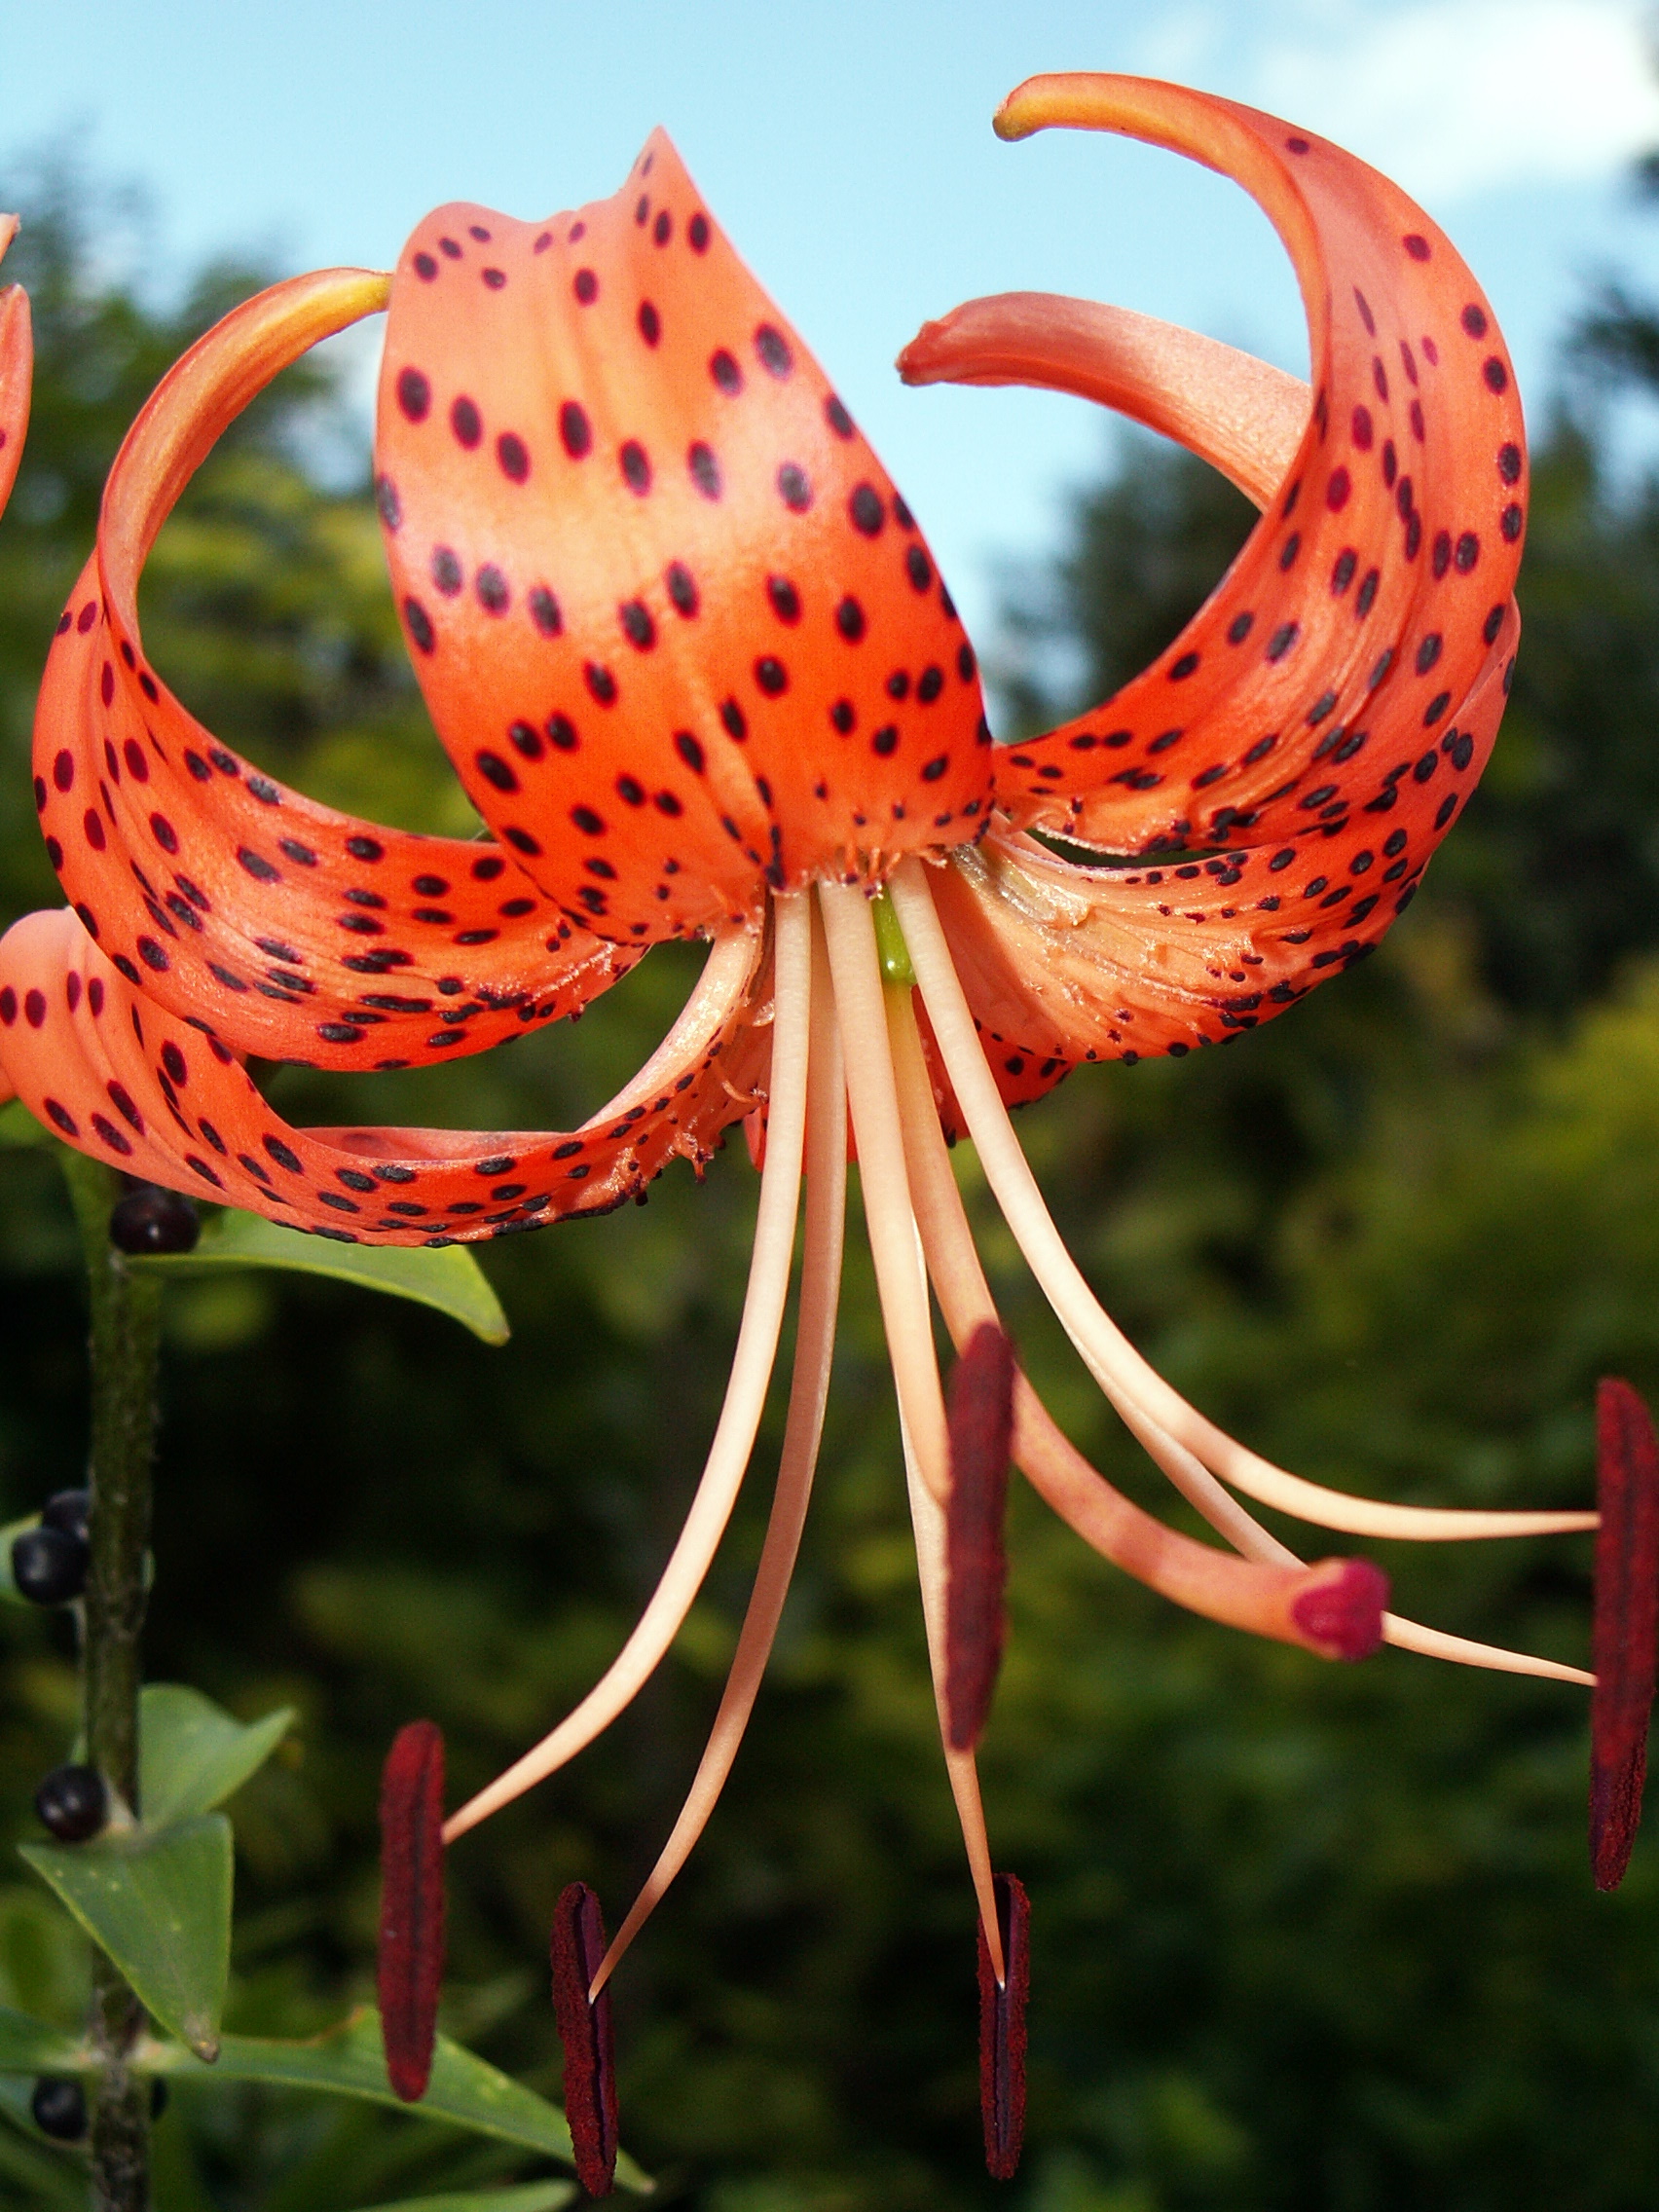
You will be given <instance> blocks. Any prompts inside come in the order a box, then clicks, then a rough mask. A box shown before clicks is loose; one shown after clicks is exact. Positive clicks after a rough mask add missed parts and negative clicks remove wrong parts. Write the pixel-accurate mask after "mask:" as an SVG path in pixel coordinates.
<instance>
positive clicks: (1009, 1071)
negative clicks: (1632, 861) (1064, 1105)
mask: <svg viewBox="0 0 1659 2212" xmlns="http://www.w3.org/2000/svg"><path fill="white" fill-rule="evenodd" d="M1518 628H1519V623H1518V619H1517V616H1516V614H1515V611H1514V608H1513V605H1511V607H1510V608H1508V609H1507V610H1506V612H1505V614H1504V619H1503V624H1502V627H1501V628H1500V630H1499V632H1498V635H1497V640H1496V643H1495V644H1494V645H1493V650H1492V654H1491V656H1490V658H1489V660H1488V662H1487V666H1486V668H1485V670H1484V671H1483V673H1482V676H1481V679H1480V681H1479V682H1478V683H1477V684H1476V686H1475V689H1474V691H1473V692H1472V693H1471V694H1470V696H1469V697H1468V698H1467V699H1465V701H1464V702H1463V705H1462V707H1461V709H1460V710H1459V712H1458V716H1457V719H1456V722H1455V723H1453V724H1452V725H1451V726H1450V727H1449V728H1448V730H1447V732H1446V735H1445V737H1444V738H1443V739H1442V741H1441V744H1440V745H1439V746H1438V747H1431V748H1426V749H1425V750H1424V752H1423V753H1422V754H1421V755H1419V758H1418V760H1417V762H1416V763H1415V765H1413V764H1407V770H1408V772H1407V773H1405V774H1403V775H1401V776H1397V777H1396V778H1395V780H1394V784H1393V785H1392V786H1390V787H1389V795H1388V796H1387V797H1386V798H1380V799H1377V800H1373V801H1371V802H1369V803H1368V805H1367V806H1366V807H1364V808H1363V809H1362V810H1361V811H1360V813H1359V814H1358V816H1357V817H1356V818H1354V819H1351V820H1343V821H1340V822H1337V823H1334V824H1332V825H1331V826H1330V828H1329V829H1328V830H1326V832H1325V833H1324V834H1323V835H1321V836H1319V837H1318V838H1317V839H1316V840H1314V841H1313V842H1311V843H1309V841H1307V840H1301V841H1298V842H1286V843H1282V844H1281V843H1277V842H1274V843H1272V844H1270V845H1267V846H1261V845H1255V844H1252V845H1249V846H1243V845H1239V844H1233V845H1230V846H1228V847H1227V848H1226V850H1225V851H1224V852H1223V853H1221V854H1219V855H1215V856H1213V857H1211V858H1210V859H1207V860H1204V861H1202V862H1198V861H1191V860H1180V861H1178V862H1177V863H1176V864H1175V865H1174V866H1162V867H1147V866H1140V867H1131V868H1085V867H1078V866H1073V865H1072V864H1071V863H1069V862H1066V861H1063V860H1060V859H1059V858H1057V857H1056V856H1055V855H1054V854H1052V853H1051V852H1049V851H1047V850H1046V849H1045V848H1044V847H1043V846H1041V845H1040V844H1038V842H1037V841H1036V839H1034V838H1031V837H1026V836H1021V835H1018V834H1014V833H1009V832H1006V831H1004V830H992V832H991V833H990V835H988V836H987V837H986V838H985V839H984V841H983V842H982V843H981V844H979V845H978V846H976V847H973V848H970V849H964V850H962V851H960V852H958V853H956V854H953V855H952V856H951V858H950V860H949V861H948V862H947V863H946V864H945V865H944V866H941V867H940V868H938V869H936V870H935V871H934V874H933V876H932V879H931V880H932V888H933V892H934V897H935V900H936V903H937V904H938V907H939V914H940V921H941V922H942V923H943V925H944V930H945V934H946V936H947V937H948V938H949V940H950V948H951V953H952V956H953V957H954V960H955V963H956V969H957V973H958V975H959V976H960V977H961V978H962V987H963V989H964V991H965V992H966V993H967V997H968V1004H969V1006H970V1007H971V1008H972V1009H973V1012H974V1017H975V1019H976V1021H977V1023H978V1025H979V1029H980V1033H981V1038H982V1041H983V1043H984V1045H985V1051H986V1056H987V1058H988V1059H989V1061H990V1064H991V1066H992V1068H993V1069H999V1070H1002V1071H1004V1073H1005V1074H1006V1075H1007V1077H1008V1080H1009V1081H1011V1082H1026V1083H1029V1084H1032V1085H1034V1086H1040V1087H1041V1088H1049V1087H1050V1086H1051V1084H1053V1083H1057V1082H1058V1081H1059V1079H1060V1076H1061V1075H1063V1074H1064V1072H1065V1070H1066V1068H1067V1067H1068V1066H1069V1065H1071V1064H1072V1063H1073V1062H1075V1061H1078V1060H1105V1059H1126V1060H1136V1059H1145V1058H1146V1057H1148V1056H1149V1055H1150V1054H1153V1053H1158V1052H1174V1053H1176V1054H1180V1053H1182V1052H1187V1051H1192V1050H1194V1048H1195V1047H1198V1046H1200V1045H1211V1044H1219V1043H1220V1042H1222V1041H1223V1040H1224V1039H1225V1038H1227V1037H1230V1036H1236V1035H1237V1034H1238V1033H1239V1032H1240V1031H1242V1030H1245V1029H1253V1028H1255V1027H1256V1026H1257V1024H1258V1023H1260V1022H1263V1021H1269V1020H1271V1019H1272V1016H1273V1015H1274V1014H1281V1013H1282V1012H1283V1011H1284V1009H1285V1008H1286V1007H1287V1006H1290V1005H1293V1004H1294V1003H1295V1001H1296V1000H1297V999H1299V998H1301V997H1302V996H1303V995H1304V994H1305V993H1306V992H1307V991H1309V990H1310V989H1311V988H1312V986H1313V985H1314V984H1315V983H1317V982H1320V981H1322V980H1324V978H1325V977H1327V976H1328V975H1330V974H1331V973H1332V971H1333V970H1338V969H1343V968H1346V967H1349V966H1350V965H1351V964H1352V963H1353V962H1354V961H1356V960H1360V959H1363V958H1364V957H1365V955H1366V954H1367V953H1368V952H1369V951H1370V950H1371V949H1372V947H1373V946H1374V945H1375V944H1376V942H1377V940H1378V939H1379V938H1381V937H1382V936H1383V932H1384V931H1385V930H1386V929H1387V928H1388V926H1389V925H1390V923H1391V922H1392V921H1393V920H1394V918H1395V916H1396V915H1398V914H1400V913H1403V912H1404V910H1405V908H1406V907H1407V906H1408V905H1409V904H1410V903H1411V901H1412V899H1413V898H1414V897H1415V895H1416V892H1417V886H1418V882H1419V878H1420V876H1421V874H1422V870H1423V866H1424V865H1425V864H1426V862H1427V859H1428V856H1429V852H1430V851H1431V850H1432V848H1433V846H1434V844H1436V843H1437V842H1438V839H1439V832H1441V831H1443V830H1445V828H1446V827H1447V825H1448V824H1449V823H1450V822H1451V820H1452V817H1453V815H1454V814H1455V813H1456V809H1457V807H1458V806H1459V804H1460V803H1461V800H1462V798H1463V795H1464V793H1466V792H1467V791H1468V790H1469V788H1470V787H1471V786H1472V784H1473V783H1474V780H1475V778H1476V776H1477V775H1478V774H1479V772H1480V770H1481V768H1482V767H1484V766H1485V764H1486V760H1487V756H1488V755H1489V754H1490V753H1491V751H1492V744H1493V738H1494V737H1495V735H1496V733H1497V723H1498V719H1499V717H1500V716H1501V714H1502V712H1503V701H1504V694H1505V691H1506V688H1507V679H1508V672H1509V670H1510V668H1511V667H1512V666H1513V645H1514V639H1515V636H1516V633H1517V631H1518ZM1395 790H1398V791H1403V792H1405V793H1407V794H1408V797H1407V799H1406V800H1404V801H1401V802H1399V803H1396V802H1395V800H1394V798H1393V796H1392V793H1393V792H1394V791H1395ZM1422 794H1426V797H1427V799H1429V800H1437V804H1436V806H1435V812H1434V814H1433V816H1432V817H1431V819H1430V822H1429V824H1428V825H1427V826H1426V829H1425V826H1424V825H1423V823H1422V821H1421V797H1422ZM998 1080H999V1083H1001V1082H1002V1081H1003V1080H1004V1077H1003V1075H999V1077H998ZM1005 1095H1008V1093H1007V1091H1006V1089H1005Z"/></svg>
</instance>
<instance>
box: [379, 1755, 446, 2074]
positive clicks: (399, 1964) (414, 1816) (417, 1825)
mask: <svg viewBox="0 0 1659 2212" xmlns="http://www.w3.org/2000/svg"><path fill="white" fill-rule="evenodd" d="M380 1810H381V1877H382V1888H381V1925H380V1969H379V1976H378V1978H379V1984H380V2013H381V2038H382V2041H383V2042H384V2044H385V2046H386V2070H387V2075H388V2076H389V2077H390V2080H391V2085H392V2087H393V2089H395V2090H396V2092H397V2094H398V2095H399V2096H400V2097H402V2098H403V2099H404V2100H405V2102H407V2103H409V2104H414V2103H415V2102H417V2100H418V2099H419V2098H421V2097H423V2096H424V2095H425V2093H426V2083H427V2081H428V2079H429V2078H430V2075H431V2071H432V2046H433V2044H434V2042H435V2040H436V2037H437V2030H438V1984H439V1983H440V1982H441V1981H442V1979H443V1974H444V1834H443V1829H444V1739H443V1736H442V1734H441V1732H440V1731H439V1730H438V1728H437V1727H436V1726H435V1724H434V1723H433V1722H432V1721H430V1720H412V1721H410V1723H409V1725H408V1727H407V1728H400V1729H399V1730H398V1732H397V1734H396V1736H395V1737H394V1738H393V1740H392V1746H391V1750H390V1751H388V1752H387V1761H386V1769H385V1772H384V1773H383V1774H382V1776H381V1807H380Z"/></svg>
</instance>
